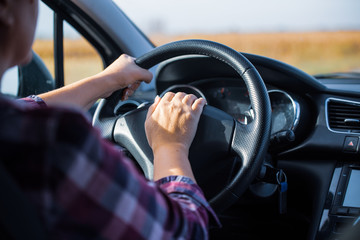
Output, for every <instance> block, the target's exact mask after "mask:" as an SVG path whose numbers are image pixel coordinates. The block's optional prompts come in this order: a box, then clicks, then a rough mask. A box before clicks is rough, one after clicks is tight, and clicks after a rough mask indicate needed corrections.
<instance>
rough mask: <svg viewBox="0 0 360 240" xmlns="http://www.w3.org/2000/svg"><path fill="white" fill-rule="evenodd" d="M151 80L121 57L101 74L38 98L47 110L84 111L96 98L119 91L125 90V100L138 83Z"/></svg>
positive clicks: (132, 60)
mask: <svg viewBox="0 0 360 240" xmlns="http://www.w3.org/2000/svg"><path fill="white" fill-rule="evenodd" d="M151 79H152V74H151V72H149V71H148V70H146V69H143V68H141V67H139V66H137V65H136V64H135V62H134V58H132V57H130V56H128V55H126V54H123V55H121V56H120V57H119V58H118V59H117V60H115V61H114V62H113V63H112V64H111V65H110V66H108V67H107V68H106V69H105V70H104V71H102V72H100V73H98V74H96V75H94V76H91V77H88V78H85V79H82V80H80V81H77V82H74V83H73V84H70V85H67V86H64V87H62V88H59V89H56V90H54V91H50V92H47V93H44V94H41V95H39V97H41V98H42V99H43V100H44V101H45V102H46V104H47V105H49V106H51V105H59V104H62V105H63V104H67V105H71V106H79V107H81V108H82V109H84V110H88V109H89V108H90V107H91V106H92V105H93V104H94V103H95V102H96V101H97V100H98V99H99V98H106V97H108V96H110V95H111V94H112V93H113V92H114V91H116V90H119V89H122V88H125V91H124V94H123V100H125V99H127V98H128V96H130V95H131V94H133V92H134V91H135V90H136V89H137V88H138V87H139V85H140V83H141V82H142V81H144V82H147V83H149V82H150V81H151Z"/></svg>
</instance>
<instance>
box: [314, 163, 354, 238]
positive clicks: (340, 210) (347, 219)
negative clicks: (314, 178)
mask: <svg viewBox="0 0 360 240" xmlns="http://www.w3.org/2000/svg"><path fill="white" fill-rule="evenodd" d="M359 229H360V165H359V164H356V165H355V164H343V165H341V166H338V167H337V168H336V169H335V171H334V174H333V178H332V181H331V184H330V188H329V193H328V196H327V200H326V203H325V207H324V210H323V214H322V217H321V221H320V225H319V229H318V234H317V238H316V239H318V240H325V239H326V240H328V239H343V237H344V236H345V235H347V234H351V232H352V231H353V232H354V231H359ZM359 239H360V236H359Z"/></svg>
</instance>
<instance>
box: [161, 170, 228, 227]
mask: <svg viewBox="0 0 360 240" xmlns="http://www.w3.org/2000/svg"><path fill="white" fill-rule="evenodd" d="M156 183H157V184H158V185H159V186H160V187H161V189H163V190H164V191H165V192H166V193H167V194H171V193H177V194H185V195H187V196H189V197H191V198H192V199H193V200H194V201H195V202H196V203H197V204H199V205H201V206H203V207H204V208H205V209H206V210H207V212H208V215H209V220H210V222H211V223H214V224H215V225H216V226H217V227H221V223H220V221H219V219H218V217H217V216H216V214H215V212H214V210H213V209H212V208H211V206H210V205H209V203H208V201H207V200H206V199H205V196H204V193H203V191H202V190H201V188H200V187H199V185H197V184H196V183H195V182H194V181H193V180H192V179H191V178H189V177H185V176H168V177H164V178H161V179H159V180H157V181H156Z"/></svg>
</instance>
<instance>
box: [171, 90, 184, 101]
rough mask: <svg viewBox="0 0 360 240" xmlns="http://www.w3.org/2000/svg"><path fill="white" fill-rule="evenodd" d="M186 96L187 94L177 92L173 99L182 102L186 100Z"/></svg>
mask: <svg viewBox="0 0 360 240" xmlns="http://www.w3.org/2000/svg"><path fill="white" fill-rule="evenodd" d="M185 96H186V93H183V92H177V93H176V94H175V96H174V98H173V99H174V100H177V101H180V102H182V100H183V99H184V97H185Z"/></svg>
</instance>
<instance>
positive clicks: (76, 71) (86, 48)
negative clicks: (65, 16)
mask: <svg viewBox="0 0 360 240" xmlns="http://www.w3.org/2000/svg"><path fill="white" fill-rule="evenodd" d="M101 70H103V62H102V59H101V57H100V56H99V54H98V52H97V51H96V50H95V48H94V47H93V46H92V45H91V44H90V43H89V42H88V41H87V40H86V39H85V38H84V37H82V36H81V35H80V34H79V33H78V32H77V31H76V30H75V29H74V28H73V27H72V26H71V25H69V24H67V23H66V24H65V25H64V84H65V85H68V84H70V83H73V82H75V81H78V80H80V79H82V78H85V77H89V76H92V75H94V74H96V73H99V72H100V71H101Z"/></svg>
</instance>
